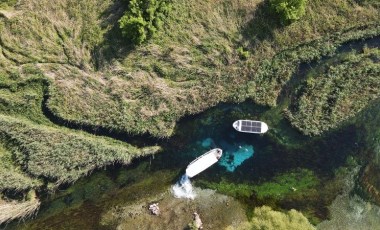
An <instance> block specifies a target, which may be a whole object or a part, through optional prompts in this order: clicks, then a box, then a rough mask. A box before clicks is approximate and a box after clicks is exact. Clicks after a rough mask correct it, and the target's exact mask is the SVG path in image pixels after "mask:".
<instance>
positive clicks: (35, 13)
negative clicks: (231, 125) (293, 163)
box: [0, 0, 380, 221]
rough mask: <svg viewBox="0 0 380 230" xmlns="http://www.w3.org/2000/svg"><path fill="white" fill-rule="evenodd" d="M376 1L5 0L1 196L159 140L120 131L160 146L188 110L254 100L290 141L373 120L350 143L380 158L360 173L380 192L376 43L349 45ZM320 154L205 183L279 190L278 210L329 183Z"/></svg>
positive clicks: (80, 172) (0, 33) (127, 156)
mask: <svg viewBox="0 0 380 230" xmlns="http://www.w3.org/2000/svg"><path fill="white" fill-rule="evenodd" d="M294 4H295V5H294ZM379 11H380V5H379V3H378V1H376V0H360V1H359V0H358V1H355V0H331V1H303V0H298V1H296V0H294V1H282V0H281V1H280V0H270V1H269V0H253V1H252V0H242V1H238V2H237V1H209V0H206V1H204V0H194V1H185V0H171V1H166V0H146V1H145V0H131V1H121V0H114V1H111V0H106V1H96V0H86V1H74V0H64V1H59V2H53V1H48V0H41V1H34V0H32V1H27V0H18V1H16V0H8V1H2V2H1V3H0V179H1V180H0V192H1V193H2V196H3V199H4V200H7V199H10V200H12V199H13V200H18V201H20V202H21V201H26V202H27V201H28V200H29V201H31V200H30V199H29V198H28V196H27V194H29V193H30V192H32V193H33V192H34V191H37V193H36V194H37V196H38V195H39V194H42V193H44V192H52V191H55V190H56V189H57V188H58V187H59V185H62V184H66V183H73V182H75V181H77V180H78V179H80V178H81V177H84V176H86V175H88V174H90V173H91V172H92V171H93V170H96V169H99V168H103V167H105V166H107V165H112V164H115V163H121V164H129V163H130V162H131V161H132V160H133V159H135V158H138V157H142V156H147V155H151V154H154V153H156V152H158V151H159V150H160V149H161V147H162V146H156V145H154V144H152V145H148V144H146V143H142V144H141V145H137V144H136V143H137V142H136V141H133V138H131V139H130V140H129V138H124V139H123V140H126V141H120V140H115V138H112V137H114V136H115V135H113V134H115V133H118V134H121V135H124V136H126V137H130V136H129V135H131V136H133V135H141V134H145V135H149V136H151V137H153V138H158V139H157V141H156V142H157V143H158V142H159V139H160V138H168V137H171V136H173V135H176V134H178V133H179V132H180V131H179V130H178V128H176V127H177V125H178V122H179V121H180V119H181V118H183V117H186V116H189V115H193V114H198V113H201V112H203V111H205V110H206V109H208V108H210V107H213V106H215V105H217V104H220V103H223V102H232V103H241V102H243V101H246V100H248V102H247V103H250V105H251V106H253V107H257V108H265V111H264V112H263V113H262V114H261V115H262V118H265V119H268V121H269V123H270V125H271V126H272V127H274V128H273V129H272V130H271V131H270V132H269V133H268V135H269V136H270V137H271V138H272V139H273V143H278V144H279V145H280V146H285V147H286V148H288V149H287V152H292V151H295V152H297V149H296V148H297V146H298V147H300V146H301V145H302V143H303V142H304V141H305V140H310V138H311V139H313V140H315V141H316V142H313V141H310V142H305V143H319V142H317V141H318V140H323V139H324V138H330V137H332V136H334V133H335V134H336V133H339V132H341V130H351V128H350V127H354V128H357V129H361V130H363V133H360V134H357V135H358V136H361V137H360V138H357V139H355V138H356V137H355V138H353V139H350V140H354V141H355V142H357V143H360V144H362V145H363V148H364V149H365V151H362V152H365V153H367V154H362V152H360V153H361V155H360V156H358V157H357V158H358V159H357V160H358V162H360V164H362V165H367V162H371V163H370V164H369V165H368V166H367V170H364V171H363V173H362V174H361V178H363V180H362V181H364V182H365V183H364V184H363V187H364V189H363V190H364V191H365V192H368V193H369V194H372V195H373V194H375V196H374V197H373V199H374V200H376V199H379V197H380V196H379V195H378V193H376V191H379V189H380V186H379V183H378V181H379V180H378V178H377V177H375V176H374V175H376V172H378V171H379V169H378V167H379V164H380V163H379V160H378V159H379V157H378V156H379V149H380V147H379V146H380V144H379V143H380V138H379V137H378V136H379V128H378V127H377V126H378V125H377V124H378V121H379V115H378V114H379V113H378V109H377V108H379V101H378V98H379V95H380V91H379V89H380V77H379V76H380V67H379V60H380V54H379V47H378V46H377V47H371V46H369V47H365V48H363V49H361V50H355V51H351V50H348V51H347V52H346V51H345V52H342V51H341V50H340V49H341V47H345V46H347V44H348V43H349V42H352V41H358V40H365V39H369V38H373V37H376V38H378V36H379V35H380V20H379ZM320 60H323V61H321V63H320V64H317V65H315V66H316V67H315V68H313V69H312V70H310V71H308V73H307V74H306V75H302V74H300V75H299V76H301V77H300V78H301V79H296V78H295V77H294V76H295V75H297V73H298V72H299V71H302V68H301V67H302V65H305V63H306V64H307V63H315V62H317V63H318V62H319V61H320ZM294 79H296V80H294ZM261 106H262V107H261ZM376 111H377V112H376ZM219 116H224V114H223V113H219ZM57 120H59V121H60V122H56V121H57ZM363 121H370V122H368V123H366V122H363ZM289 122H290V124H291V126H289V125H288V124H289ZM376 122H377V123H376ZM86 127H90V128H86ZM81 129H83V130H85V131H83V130H81ZM99 130H102V132H101V133H100V132H99ZM89 131H90V133H89ZM97 131H98V132H97ZM103 131H104V132H103ZM189 132H190V131H189ZM99 133H100V134H99ZM94 134H97V135H94ZM336 140H340V139H336ZM160 143H162V142H160ZM163 145H164V144H163ZM302 148H305V147H302ZM345 149H348V148H345ZM268 152H269V153H270V152H271V151H269V150H268ZM317 152H318V151H315V152H313V151H312V153H310V155H309V156H316V155H318V154H316V153H317ZM348 155H349V154H348V153H345V154H343V156H345V157H347V156H348ZM173 158H174V159H175V157H174V156H173ZM372 159H376V160H375V161H372ZM344 160H345V159H344ZM344 160H342V161H341V160H340V161H339V162H344ZM311 165H312V164H311ZM317 165H318V163H316V164H315V165H313V166H312V171H309V170H310V167H309V168H308V167H303V166H301V167H299V168H298V169H290V168H286V169H284V171H282V172H271V177H270V179H268V178H267V180H266V181H262V182H261V183H258V181H256V182H255V184H249V185H245V184H242V185H238V188H239V189H238V190H236V191H233V189H231V188H232V187H234V186H231V185H229V183H230V182H226V181H224V182H223V181H222V182H220V181H219V182H218V183H216V184H213V183H214V182H213V183H208V185H207V186H211V187H213V188H215V189H217V190H218V191H220V192H222V191H223V189H226V190H228V191H225V192H226V193H233V194H235V193H236V194H238V195H237V196H240V195H241V194H240V193H243V194H242V196H243V197H244V196H252V194H255V196H257V197H258V200H264V199H266V197H268V196H269V197H272V198H273V199H272V198H271V199H272V201H271V202H272V206H273V207H275V206H277V207H279V206H281V205H279V204H278V203H276V202H278V200H276V198H275V197H276V196H277V195H278V194H280V195H279V197H280V198H282V197H287V196H289V194H288V193H289V190H286V189H284V187H286V186H283V185H289V184H290V185H292V186H293V185H294V186H296V187H299V188H300V189H299V190H298V192H299V194H302V193H306V192H309V191H310V189H313V188H315V187H316V186H318V185H319V184H320V183H321V181H320V176H321V175H322V174H320V173H319V174H318V173H317V174H315V172H314V171H315V170H316V168H317ZM313 167H314V168H313ZM300 170H301V171H300ZM302 170H306V171H302ZM313 170H314V171H313ZM316 171H318V170H316ZM269 174H270V173H269ZM302 176H304V177H302ZM298 183H301V184H302V185H300V184H298ZM239 186H240V187H239ZM332 190H334V189H332ZM334 191H338V190H334ZM236 194H235V195H236ZM274 194H276V195H274ZM290 194H293V193H290ZM376 194H377V195H376ZM376 197H378V198H376ZM293 198H294V199H298V198H299V197H293ZM33 201H36V200H33ZM377 201H378V200H377ZM326 202H327V201H326ZM329 202H330V199H329ZM33 204H37V202H34V203H33ZM38 204H39V202H38ZM20 207H21V206H20ZM284 207H285V206H284ZM305 215H306V216H307V217H311V216H313V215H309V214H305ZM16 217H18V216H17V215H15V218H16ZM0 221H1V220H0Z"/></svg>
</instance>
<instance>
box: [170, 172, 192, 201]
mask: <svg viewBox="0 0 380 230" xmlns="http://www.w3.org/2000/svg"><path fill="white" fill-rule="evenodd" d="M171 192H172V194H173V195H174V197H175V198H187V199H192V200H193V199H194V198H195V197H196V194H195V192H194V190H193V185H192V184H191V181H190V178H189V177H188V176H187V175H186V174H184V175H183V176H182V177H181V179H180V180H179V181H178V182H177V183H176V184H175V185H173V186H172V189H171Z"/></svg>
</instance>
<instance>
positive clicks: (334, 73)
mask: <svg viewBox="0 0 380 230" xmlns="http://www.w3.org/2000/svg"><path fill="white" fill-rule="evenodd" d="M379 58H380V52H379V49H367V48H366V49H364V51H363V53H361V54H357V53H351V54H348V55H347V54H346V55H340V56H338V57H336V58H335V59H333V60H330V62H327V63H326V64H325V65H322V66H319V68H317V70H316V72H313V73H311V74H310V75H309V76H308V79H307V80H306V81H305V82H304V83H303V84H302V86H301V87H300V88H299V89H298V93H297V100H294V102H293V105H292V108H291V110H288V111H286V114H287V116H288V119H289V120H290V121H291V123H292V125H293V126H294V127H296V128H298V129H299V130H300V131H302V132H303V133H304V134H307V135H318V134H321V133H322V132H323V131H326V130H328V129H331V128H335V127H337V126H338V124H340V123H341V122H342V121H344V120H347V119H348V118H350V117H352V116H354V115H355V114H357V113H358V112H359V111H361V110H362V109H363V108H364V107H365V106H366V105H367V104H368V103H370V102H371V101H372V100H374V99H376V98H378V97H379V96H380V78H379V76H380V64H379V63H378V62H377V61H376V60H379Z"/></svg>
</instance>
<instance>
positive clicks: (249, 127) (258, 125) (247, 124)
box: [232, 120, 268, 133]
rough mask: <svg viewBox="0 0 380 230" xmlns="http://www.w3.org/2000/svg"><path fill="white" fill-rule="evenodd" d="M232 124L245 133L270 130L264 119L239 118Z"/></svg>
mask: <svg viewBox="0 0 380 230" xmlns="http://www.w3.org/2000/svg"><path fill="white" fill-rule="evenodd" d="M232 126H233V127H234V129H236V130H237V131H239V132H243V133H265V132H266V131H268V125H267V124H266V123H265V122H262V121H252V120H237V121H235V122H234V123H233V124H232Z"/></svg>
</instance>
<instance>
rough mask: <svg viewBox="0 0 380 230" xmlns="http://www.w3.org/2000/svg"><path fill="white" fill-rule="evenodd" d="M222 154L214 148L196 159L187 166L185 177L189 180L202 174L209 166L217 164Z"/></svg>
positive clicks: (220, 150)
mask: <svg viewBox="0 0 380 230" xmlns="http://www.w3.org/2000/svg"><path fill="white" fill-rule="evenodd" d="M222 154H223V151H222V149H219V148H215V149H212V150H210V151H208V152H206V153H204V154H203V155H201V156H199V157H197V158H196V159H195V160H193V161H192V162H191V163H190V164H189V165H188V166H187V168H186V175H187V176H188V177H190V178H191V177H193V176H195V175H197V174H199V173H201V172H203V171H204V170H206V169H207V168H209V167H210V166H211V165H213V164H215V163H216V162H218V160H219V159H220V157H221V156H222Z"/></svg>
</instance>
